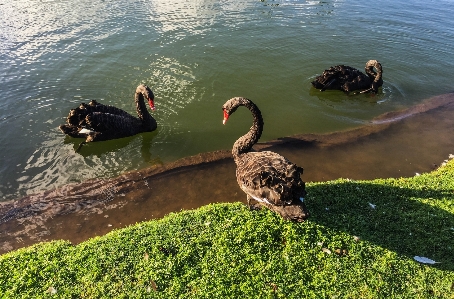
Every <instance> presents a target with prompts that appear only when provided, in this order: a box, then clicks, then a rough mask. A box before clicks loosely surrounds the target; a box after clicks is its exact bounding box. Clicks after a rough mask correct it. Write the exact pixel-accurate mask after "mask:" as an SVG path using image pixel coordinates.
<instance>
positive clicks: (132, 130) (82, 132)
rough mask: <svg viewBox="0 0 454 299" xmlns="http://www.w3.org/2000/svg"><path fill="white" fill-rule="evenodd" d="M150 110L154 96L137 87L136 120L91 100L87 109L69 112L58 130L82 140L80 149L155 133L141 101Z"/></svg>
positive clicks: (80, 107)
mask: <svg viewBox="0 0 454 299" xmlns="http://www.w3.org/2000/svg"><path fill="white" fill-rule="evenodd" d="M145 98H146V99H147V100H148V104H149V105H150V108H151V109H152V110H155V107H154V95H153V92H152V91H151V89H150V88H149V87H148V86H146V85H143V84H141V85H139V86H137V89H136V93H135V102H136V108H137V115H138V117H134V116H132V115H131V114H129V113H127V112H126V111H124V110H121V109H119V108H116V107H114V106H110V105H103V104H99V103H98V102H96V101H95V100H92V101H90V103H89V104H88V105H87V104H85V103H82V104H80V106H79V107H77V108H76V109H71V111H70V112H69V115H68V117H67V119H66V123H67V124H65V125H61V126H60V127H59V128H60V130H61V131H62V132H63V133H65V134H66V135H69V136H71V137H76V138H86V139H85V141H84V142H82V143H81V144H80V145H79V147H78V149H77V150H76V151H78V150H79V149H80V147H81V146H82V145H83V144H85V143H87V142H92V141H102V140H110V139H116V138H122V137H127V136H132V135H135V134H138V133H141V132H151V131H154V130H156V128H157V123H156V120H155V119H154V118H153V117H152V116H151V114H150V113H149V112H148V109H147V107H146V105H145V101H144V99H145Z"/></svg>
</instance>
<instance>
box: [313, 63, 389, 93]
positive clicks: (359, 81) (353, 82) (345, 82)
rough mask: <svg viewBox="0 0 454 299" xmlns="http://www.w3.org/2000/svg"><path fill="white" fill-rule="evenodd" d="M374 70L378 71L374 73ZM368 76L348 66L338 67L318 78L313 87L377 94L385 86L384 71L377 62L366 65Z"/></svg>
mask: <svg viewBox="0 0 454 299" xmlns="http://www.w3.org/2000/svg"><path fill="white" fill-rule="evenodd" d="M374 68H375V69H376V70H377V71H376V72H375V71H374ZM365 70H366V74H367V75H366V74H364V73H362V72H361V71H359V70H357V69H355V68H353V67H350V66H346V65H336V66H332V67H330V68H329V69H327V70H325V71H324V72H323V74H321V75H320V76H317V77H316V78H315V80H314V81H312V82H311V83H312V85H313V86H314V87H315V88H317V89H320V90H321V91H325V90H326V89H340V90H342V91H345V92H350V91H354V90H361V89H362V91H361V92H360V93H366V92H373V93H377V91H378V88H379V87H380V86H382V85H383V78H382V74H383V69H382V66H381V64H380V62H378V61H377V60H369V61H368V62H367V63H366V67H365Z"/></svg>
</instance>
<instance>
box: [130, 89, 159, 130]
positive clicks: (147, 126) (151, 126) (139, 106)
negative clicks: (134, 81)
mask: <svg viewBox="0 0 454 299" xmlns="http://www.w3.org/2000/svg"><path fill="white" fill-rule="evenodd" d="M150 92H151V90H150ZM148 93H149V91H147V87H146V86H145V85H139V86H138V87H137V89H136V94H135V102H136V110H137V116H138V117H139V119H140V120H141V121H142V126H143V127H144V130H145V131H153V130H155V129H156V127H157V123H156V120H155V119H154V118H153V116H151V114H150V112H149V111H148V109H147V106H146V104H145V95H146V94H148ZM151 96H153V95H152V94H151ZM147 100H148V99H147Z"/></svg>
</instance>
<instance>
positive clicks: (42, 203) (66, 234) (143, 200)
mask: <svg viewBox="0 0 454 299" xmlns="http://www.w3.org/2000/svg"><path fill="white" fill-rule="evenodd" d="M453 116H454V94H447V95H442V96H437V97H434V98H432V99H430V100H428V101H424V102H422V103H421V104H419V105H416V106H413V107H411V108H409V109H406V110H404V111H398V112H393V113H388V114H385V115H382V116H381V117H379V118H377V119H374V120H373V121H372V122H371V123H370V124H369V125H366V126H363V127H361V128H358V129H353V130H348V131H343V132H336V133H331V134H324V135H317V134H304V135H296V136H292V137H286V138H282V139H279V140H274V141H271V142H267V143H260V144H258V145H256V149H257V150H260V149H267V150H272V151H276V152H278V153H280V154H282V155H284V156H286V157H287V158H289V159H290V160H291V161H293V162H295V163H297V164H298V165H300V166H302V167H304V174H303V179H304V180H305V181H306V182H311V181H326V180H331V179H336V178H340V177H342V178H350V179H374V178H384V177H408V176H414V175H417V174H418V173H422V172H427V171H431V170H432V169H435V168H437V167H438V166H440V164H441V163H442V162H443V160H445V159H447V158H448V157H450V156H451V157H453V156H452V154H454V138H452V137H453V135H454V130H453V128H454V117H453ZM234 201H241V202H245V201H246V196H245V194H244V193H243V192H242V191H241V189H240V188H239V187H238V185H237V182H236V178H235V164H234V162H233V159H232V158H231V156H230V153H229V151H217V152H210V153H204V154H201V155H196V156H192V157H187V158H184V159H181V160H178V161H176V162H174V163H169V164H166V165H163V166H155V167H150V168H147V169H143V170H141V171H137V172H129V173H124V174H123V175H121V176H119V177H117V178H115V179H97V180H92V181H88V182H85V183H82V184H75V185H67V186H65V187H62V188H60V189H57V190H52V191H49V192H45V193H41V194H36V195H33V196H29V197H26V198H22V199H21V200H18V201H14V202H8V203H0V216H2V218H1V221H0V244H1V245H0V253H3V252H6V251H10V250H13V249H16V248H20V247H24V246H27V245H30V244H33V243H36V242H40V241H47V240H55V239H65V240H70V241H71V242H73V243H78V242H81V241H83V240H86V239H88V238H89V237H93V236H97V235H102V234H105V233H107V232H109V231H111V230H112V229H115V228H120V227H124V226H126V225H129V224H134V223H136V222H139V221H144V220H148V219H153V218H160V217H163V216H164V215H166V214H168V213H170V212H177V211H180V210H181V209H192V208H197V207H200V206H202V205H205V204H209V203H214V202H234ZM306 202H307V205H308V208H309V209H310V207H311V197H310V189H309V194H308V197H307V200H306Z"/></svg>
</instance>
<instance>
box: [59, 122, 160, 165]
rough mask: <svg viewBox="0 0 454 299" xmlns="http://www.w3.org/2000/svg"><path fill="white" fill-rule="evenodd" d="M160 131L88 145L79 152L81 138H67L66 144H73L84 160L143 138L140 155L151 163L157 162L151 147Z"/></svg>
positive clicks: (119, 148)
mask: <svg viewBox="0 0 454 299" xmlns="http://www.w3.org/2000/svg"><path fill="white" fill-rule="evenodd" d="M158 131H159V128H158V129H157V130H155V131H153V132H145V133H139V134H136V135H134V136H129V137H124V138H118V139H111V140H106V141H98V142H93V143H87V144H85V145H84V146H83V147H82V148H80V149H79V150H78V148H79V145H80V142H81V138H73V137H69V136H66V137H65V140H64V144H72V145H73V149H74V152H76V153H77V154H80V155H81V156H82V157H84V158H87V157H89V156H97V157H100V156H102V155H104V154H106V153H108V152H116V151H119V150H121V149H122V148H124V147H127V146H129V145H130V144H132V143H134V142H139V141H138V139H139V138H141V141H140V153H141V155H142V158H143V159H144V161H145V162H150V161H154V160H155V158H152V153H151V152H152V151H151V146H152V142H153V139H154V138H156V136H157V135H158Z"/></svg>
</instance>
